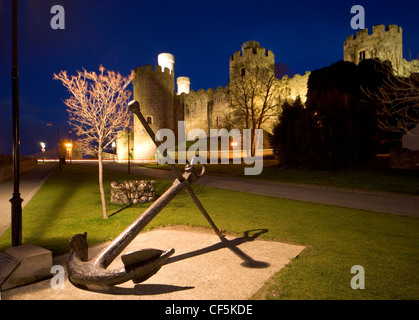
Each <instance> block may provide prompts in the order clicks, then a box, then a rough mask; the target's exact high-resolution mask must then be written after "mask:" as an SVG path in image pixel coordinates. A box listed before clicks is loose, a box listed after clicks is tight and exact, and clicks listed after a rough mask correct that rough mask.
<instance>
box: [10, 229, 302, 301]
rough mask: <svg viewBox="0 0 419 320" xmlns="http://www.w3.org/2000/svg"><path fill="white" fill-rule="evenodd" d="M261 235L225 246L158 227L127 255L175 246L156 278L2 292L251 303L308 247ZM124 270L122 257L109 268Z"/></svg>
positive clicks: (197, 235)
mask: <svg viewBox="0 0 419 320" xmlns="http://www.w3.org/2000/svg"><path fill="white" fill-rule="evenodd" d="M258 231H260V230H257V231H253V232H249V233H248V234H246V233H245V235H248V237H246V236H244V237H231V236H228V237H227V239H228V240H229V241H227V242H221V241H220V239H219V238H218V237H217V236H215V235H213V234H211V233H208V232H206V231H205V232H197V231H196V230H193V231H191V230H187V231H185V230H177V229H158V230H155V231H150V232H144V233H141V234H140V235H139V236H137V238H136V239H135V240H134V241H133V242H132V243H131V244H130V245H129V246H128V247H127V248H126V250H125V251H124V252H123V253H126V252H130V251H135V250H139V249H142V248H158V249H163V250H167V249H170V248H174V249H175V250H176V252H175V254H174V255H173V256H172V257H170V258H169V259H168V261H167V263H166V264H165V265H164V266H163V267H162V268H161V269H160V271H159V272H158V273H157V274H156V275H154V276H153V277H151V278H149V279H148V280H147V281H145V282H143V283H141V284H137V285H135V284H133V283H132V282H131V281H129V282H126V283H124V284H121V285H119V286H116V287H113V288H93V289H94V291H88V290H82V289H79V288H76V287H74V286H73V285H72V284H71V283H69V282H68V279H67V276H66V277H65V285H64V288H63V289H52V288H51V280H46V281H42V282H39V283H35V284H33V285H30V286H26V287H21V288H16V289H11V290H7V291H5V292H3V293H2V299H5V300H8V299H9V300H16V299H60V300H66V299H81V300H87V299H89V300H90V299H96V300H107V299H121V300H133V299H138V300H149V299H153V300H194V299H195V300H196V299H198V300H221V299H234V300H243V299H248V298H249V297H251V296H252V294H254V293H255V292H256V291H257V290H259V289H260V288H261V287H262V286H263V285H264V283H265V282H266V281H267V280H268V279H269V278H270V277H271V276H273V275H274V274H275V273H276V272H278V271H280V270H281V269H282V268H283V267H284V266H285V265H286V264H288V263H289V262H290V261H291V260H292V259H293V258H295V257H296V256H297V255H298V254H299V253H300V252H301V251H302V250H303V249H304V247H303V246H296V245H289V244H284V243H279V242H273V241H261V240H257V238H256V239H255V240H252V237H251V236H252V235H255V234H257V232H258ZM87 240H88V241H89V234H88V235H87ZM102 247H103V245H101V246H97V247H94V248H92V249H90V251H89V255H90V256H94V255H95V254H97V252H99V250H100V249H101V248H102ZM66 258H67V257H66V256H61V257H58V258H57V259H55V261H54V264H62V265H63V266H65V262H66ZM89 258H90V257H89ZM121 266H123V264H122V262H121V260H120V258H119V257H118V258H117V259H116V260H115V261H114V262H113V263H112V264H111V265H110V266H109V268H117V267H121Z"/></svg>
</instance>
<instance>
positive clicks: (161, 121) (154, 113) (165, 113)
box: [133, 53, 178, 159]
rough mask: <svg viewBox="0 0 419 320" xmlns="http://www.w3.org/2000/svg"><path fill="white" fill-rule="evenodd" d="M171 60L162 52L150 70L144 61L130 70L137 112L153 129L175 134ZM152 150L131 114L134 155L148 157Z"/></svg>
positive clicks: (172, 64)
mask: <svg viewBox="0 0 419 320" xmlns="http://www.w3.org/2000/svg"><path fill="white" fill-rule="evenodd" d="M174 62H175V58H174V56H173V55H172V54H170V53H162V54H159V56H158V64H159V65H157V66H156V67H155V69H154V70H153V68H152V66H151V65H146V66H145V67H143V66H139V67H138V68H136V69H135V71H134V80H133V89H134V90H133V91H134V99H135V100H137V101H138V102H139V104H140V108H141V113H142V114H143V116H144V118H145V119H146V120H147V122H148V123H149V125H150V127H151V128H152V129H153V131H154V132H157V131H158V130H159V129H163V128H167V129H171V130H173V131H174V132H175V134H177V131H176V130H177V120H178V119H177V118H178V116H177V113H176V110H175V81H174ZM155 151H156V147H155V145H154V142H153V141H152V140H151V138H150V137H149V135H148V134H147V132H146V131H145V129H144V127H143V126H142V125H141V123H140V121H139V120H138V119H137V118H136V117H134V159H152V158H154V156H155Z"/></svg>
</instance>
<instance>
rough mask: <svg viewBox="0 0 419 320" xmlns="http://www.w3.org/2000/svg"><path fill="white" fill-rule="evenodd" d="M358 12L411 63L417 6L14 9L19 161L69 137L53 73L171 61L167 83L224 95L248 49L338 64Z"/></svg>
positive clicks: (4, 136) (5, 120)
mask: <svg viewBox="0 0 419 320" xmlns="http://www.w3.org/2000/svg"><path fill="white" fill-rule="evenodd" d="M11 2H12V1H11V0H0V154H1V153H7V154H10V153H11V152H12V98H11V97H12V94H11V83H12V80H11V77H10V71H11ZM57 4H59V5H62V6H63V7H64V9H65V30H53V29H52V28H51V27H50V21H51V18H52V17H53V14H51V13H50V10H51V7H52V6H53V5H57ZM355 4H360V5H363V6H364V8H365V12H366V17H365V18H366V27H368V28H370V30H371V28H372V26H373V25H376V24H385V25H388V24H397V25H400V26H401V27H402V28H403V40H404V55H405V57H406V58H409V50H410V51H411V52H412V55H413V57H414V58H417V57H418V55H419V23H418V18H417V17H418V12H419V3H418V2H417V1H411V0H409V1H404V0H401V1H394V0H392V1H386V0H384V1H383V0H381V1H358V0H357V1H355V0H352V1H296V0H293V1H280V0H279V1H278V0H277V1H272V0H271V1H265V0H259V1H229V0H224V1H218V0H217V1H210V0H206V1H203V0H193V1H183V0H178V1H173V0H171V1H159V0H153V1H150V0H118V1H110V0H88V1H82V0H71V1H70V0H52V1H51V0H19V69H20V119H21V120H20V127H21V134H20V135H21V137H20V138H21V153H22V154H31V153H34V152H39V151H40V145H39V143H40V142H41V141H43V142H46V143H47V149H48V147H55V145H56V143H57V142H56V139H57V138H56V129H55V128H54V127H46V123H54V124H56V125H58V127H59V129H60V134H61V136H62V137H65V136H66V134H67V132H68V130H69V127H68V125H67V120H68V115H67V112H66V110H65V106H64V104H63V103H62V100H63V99H65V98H67V97H68V93H67V92H66V89H65V88H64V87H63V86H62V84H61V83H60V82H58V81H55V80H53V79H52V76H53V73H54V72H55V73H58V72H59V71H60V70H67V71H68V73H69V74H75V72H76V70H80V69H82V68H86V69H87V70H97V69H98V66H99V65H100V64H103V66H104V67H105V68H107V69H110V70H115V71H119V72H120V73H121V74H123V75H128V74H129V73H130V70H132V69H134V68H135V67H137V66H139V65H145V64H152V65H156V64H157V55H158V54H159V53H161V52H170V53H172V54H174V55H175V60H176V62H175V76H176V77H177V76H188V77H190V78H191V89H193V90H198V89H200V88H203V89H208V88H215V87H217V86H225V85H226V83H227V78H228V65H229V57H230V55H232V54H233V53H234V52H235V51H237V50H240V48H241V44H242V43H243V42H246V41H248V40H256V41H259V42H260V43H261V46H262V47H265V48H267V49H270V50H272V51H273V52H274V54H275V59H276V62H281V63H284V64H286V65H287V66H289V67H290V69H291V71H292V72H293V73H300V74H304V73H305V71H306V70H311V71H312V70H315V69H318V68H322V67H325V66H329V65H330V64H332V63H334V62H336V61H339V60H341V59H342V57H343V42H344V40H345V39H346V37H347V36H348V35H350V34H353V33H355V32H356V31H354V30H352V29H351V26H350V20H351V18H352V15H351V14H350V9H351V7H352V6H353V5H355Z"/></svg>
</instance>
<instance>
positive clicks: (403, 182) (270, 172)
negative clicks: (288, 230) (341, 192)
mask: <svg viewBox="0 0 419 320" xmlns="http://www.w3.org/2000/svg"><path fill="white" fill-rule="evenodd" d="M384 161H385V160H384ZM145 166H147V167H149V168H158V169H164V170H168V169H169V168H168V166H167V165H156V164H147V165H145ZM179 167H180V168H183V167H184V166H179ZM245 167H253V165H245V164H208V165H207V171H206V172H207V173H206V174H212V175H223V176H231V177H238V178H243V177H244V178H248V179H260V180H269V181H278V182H285V183H298V184H309V185H315V186H322V187H337V188H343V189H351V190H353V189H359V190H369V191H376V192H392V193H402V194H414V195H419V170H396V169H388V168H386V167H385V165H383V164H382V163H381V161H374V162H373V163H370V164H368V165H366V166H360V167H358V168H354V169H347V170H309V169H290V168H287V169H281V168H279V167H278V166H277V161H273V160H264V165H263V171H262V173H261V174H260V175H256V176H244V168H245Z"/></svg>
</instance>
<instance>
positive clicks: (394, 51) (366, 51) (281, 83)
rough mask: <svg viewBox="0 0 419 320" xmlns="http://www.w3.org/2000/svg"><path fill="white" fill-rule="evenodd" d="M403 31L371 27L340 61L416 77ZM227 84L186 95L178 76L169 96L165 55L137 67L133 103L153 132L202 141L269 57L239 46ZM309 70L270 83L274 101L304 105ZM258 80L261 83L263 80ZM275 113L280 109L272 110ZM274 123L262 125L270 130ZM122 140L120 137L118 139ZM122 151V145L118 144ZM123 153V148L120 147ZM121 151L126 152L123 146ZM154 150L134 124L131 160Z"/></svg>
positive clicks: (170, 60) (185, 81)
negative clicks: (383, 64)
mask: <svg viewBox="0 0 419 320" xmlns="http://www.w3.org/2000/svg"><path fill="white" fill-rule="evenodd" d="M402 36H403V30H402V28H401V27H399V26H397V25H389V26H387V27H386V26H384V25H376V26H373V28H372V33H371V34H370V33H369V32H368V29H363V30H360V31H358V32H357V33H356V34H353V35H350V36H349V37H348V38H347V39H346V41H345V42H344V45H343V51H344V54H343V58H344V60H345V61H350V62H353V63H356V64H358V63H359V62H360V61H361V60H363V59H370V58H379V59H380V60H382V61H385V60H390V61H391V63H392V66H393V69H394V70H395V73H396V74H398V75H402V76H409V75H410V74H411V73H413V72H419V60H412V61H409V62H408V61H406V60H405V59H403V40H402ZM229 62H230V65H229V71H230V84H229V85H228V86H227V87H226V88H223V87H218V88H217V89H208V90H203V89H200V90H198V91H193V90H190V85H191V79H190V78H188V77H178V78H177V79H176V84H177V91H175V72H174V63H175V58H174V56H173V55H172V54H170V53H162V54H160V55H159V56H158V65H157V66H156V67H155V68H154V69H153V68H152V66H151V65H146V66H139V67H138V68H136V69H135V76H134V80H133V88H134V99H135V100H137V101H138V102H139V103H140V108H141V112H142V114H143V115H144V117H145V118H146V119H148V120H149V122H150V123H149V124H150V126H151V128H152V129H153V130H154V132H157V131H158V130H159V129H163V128H167V129H171V130H173V132H174V133H175V135H176V136H177V135H178V132H177V130H178V121H185V125H186V134H187V133H188V132H189V131H190V130H191V129H202V130H203V131H204V132H205V134H206V135H207V136H209V134H210V129H222V128H226V129H229V128H228V124H227V120H226V119H227V116H228V115H229V112H231V110H232V109H231V108H230V106H231V103H232V97H233V96H234V95H233V92H232V91H231V90H233V88H234V85H235V84H238V83H239V81H241V80H243V79H245V78H243V77H246V76H247V75H249V74H251V73H252V72H254V71H255V70H258V71H257V72H259V71H260V70H262V71H263V72H262V74H263V77H266V78H269V77H272V76H274V75H275V55H274V54H273V52H272V51H271V50H268V49H265V48H263V47H261V46H260V43H259V42H257V41H247V42H245V43H243V45H242V47H241V50H239V51H236V52H235V53H233V54H232V55H231V56H230V61H229ZM309 76H310V71H307V72H306V73H305V74H304V75H299V74H297V75H295V76H293V77H288V76H284V77H282V79H277V80H275V82H274V92H275V94H274V95H275V99H278V100H279V101H285V100H288V101H294V100H295V99H296V98H297V97H300V98H301V101H302V102H303V103H305V102H306V100H307V83H308V79H309ZM263 77H262V78H263ZM278 112H280V110H279V109H278ZM276 120H277V118H275V119H272V120H271V121H268V122H267V123H265V125H264V129H265V130H266V131H270V130H271V129H272V128H273V125H274V123H275V121H276ZM121 138H122V136H121ZM121 146H122V145H121ZM121 148H123V147H121ZM125 149H126V147H125ZM155 150H156V148H155V145H154V143H153V141H151V139H150V138H149V136H148V134H147V133H146V132H145V130H144V128H143V126H142V125H141V124H140V123H139V120H137V119H136V118H135V119H134V159H150V158H154V155H155Z"/></svg>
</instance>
